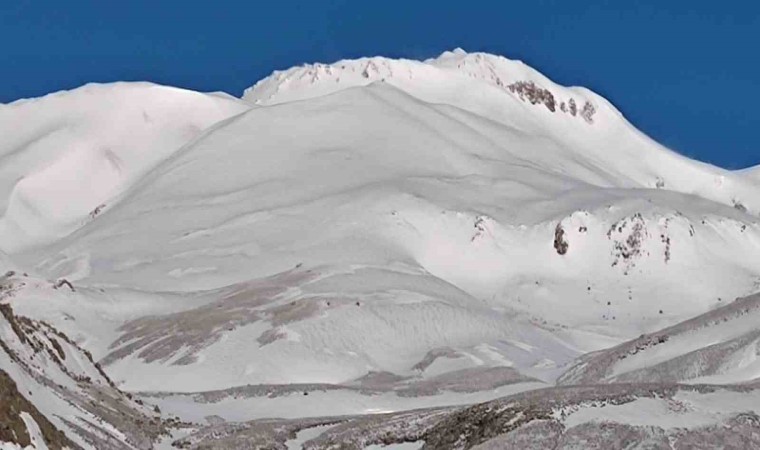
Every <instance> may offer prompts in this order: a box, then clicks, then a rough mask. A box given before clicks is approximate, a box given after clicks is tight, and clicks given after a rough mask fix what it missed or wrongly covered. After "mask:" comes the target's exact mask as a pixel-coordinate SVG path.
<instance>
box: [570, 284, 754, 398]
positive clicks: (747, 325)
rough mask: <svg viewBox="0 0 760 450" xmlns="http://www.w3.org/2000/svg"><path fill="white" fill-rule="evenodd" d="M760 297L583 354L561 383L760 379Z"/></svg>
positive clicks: (709, 381) (735, 381)
mask: <svg viewBox="0 0 760 450" xmlns="http://www.w3.org/2000/svg"><path fill="white" fill-rule="evenodd" d="M758 314H760V295H753V296H750V297H746V298H742V299H737V300H735V301H734V302H731V303H730V304H728V305H726V306H723V307H721V308H718V309H715V310H713V311H710V312H707V313H705V314H702V315H700V316H697V317H695V318H693V319H689V320H687V321H685V322H682V323H679V324H677V325H674V326H672V327H669V328H666V329H664V330H659V331H657V332H655V333H651V334H646V335H642V336H641V337H639V338H637V339H635V340H633V341H630V342H626V343H624V344H621V345H619V346H617V347H613V348H610V349H605V350H602V351H600V352H595V353H591V354H588V355H584V356H583V357H582V358H580V360H579V361H578V362H577V363H576V364H575V365H574V366H573V367H572V368H570V369H569V370H568V371H567V372H566V373H565V374H563V375H562V376H561V377H560V378H559V380H558V382H559V383H560V384H593V383H611V382H690V383H742V382H750V381H754V380H760V327H758V323H760V322H759V321H758Z"/></svg>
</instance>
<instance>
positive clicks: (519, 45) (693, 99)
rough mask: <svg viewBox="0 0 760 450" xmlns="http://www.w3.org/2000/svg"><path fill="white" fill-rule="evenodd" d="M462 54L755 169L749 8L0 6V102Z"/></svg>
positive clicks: (385, 2) (756, 16) (672, 4)
mask: <svg viewBox="0 0 760 450" xmlns="http://www.w3.org/2000/svg"><path fill="white" fill-rule="evenodd" d="M455 47H463V48H464V49H466V50H468V51H488V52H492V53H498V54H502V55H505V56H507V57H510V58H517V59H522V60H524V61H525V62H527V63H528V64H530V65H532V66H534V67H535V68H537V69H538V70H540V71H541V72H543V73H544V74H546V75H547V76H549V77H550V78H552V79H554V80H556V81H558V82H559V83H562V84H571V85H582V86H586V87H589V88H591V89H592V90H594V91H596V92H598V93H600V94H602V95H603V96H605V97H607V98H608V99H609V100H611V101H612V102H613V103H614V104H615V105H616V106H618V108H620V109H621V110H622V111H623V112H624V114H625V115H626V116H627V117H628V118H629V119H630V120H631V121H632V122H633V123H634V124H635V125H637V126H638V127H639V128H641V129H642V130H643V131H644V132H646V133H648V134H649V135H651V136H653V137H654V138H655V139H657V140H658V141H660V142H662V143H664V144H665V145H668V146H669V147H671V148H673V149H675V150H677V151H679V152H681V153H684V154H686V155H689V156H691V157H695V158H698V159H701V160H704V161H709V162H712V163H714V164H717V165H720V166H723V167H727V168H740V167H746V166H750V165H754V164H760V143H758V139H757V131H758V128H760V114H758V108H760V56H758V55H759V54H760V2H758V1H738V0H723V1H702V0H691V1H685V0H684V1H680V0H678V1H676V0H626V1H580V0H578V1H571V0H557V1H549V0H519V1H509V0H502V1H478V0H464V1H456V2H451V1H446V0H438V1H413V0H407V1H396V0H382V1H373V2H369V1H360V0H354V1H318V0H314V1H298V0H290V1H277V0H272V1H267V2H264V1H228V2H225V1H216V2H210V1H207V2H201V1H192V0H188V1H160V0H155V1H140V0H132V1H125V2H108V1H77V0H69V1H60V0H50V1H48V0H34V1H32V0H28V1H23V0H6V1H3V2H0V61H2V65H1V66H0V102H9V101H12V100H15V99H17V98H22V97H34V96H39V95H42V94H45V93H48V92H51V91H56V90H60V89H68V88H73V87H76V86H79V85H81V84H84V83H86V82H88V81H115V80H150V81H154V82H158V83H164V84H169V85H175V86H182V87H187V88H191V89H196V90H202V91H212V90H224V91H227V92H230V93H232V94H235V95H240V93H241V92H242V90H243V89H244V88H246V87H248V86H249V85H251V84H253V83H254V82H255V81H257V80H258V79H260V78H262V77H264V76H266V75H268V74H269V73H270V72H271V71H272V70H274V69H284V68H287V67H290V66H292V65H295V64H300V63H303V62H314V61H321V62H331V61H333V60H337V59H340V58H350V57H358V56H369V55H385V56H391V57H409V58H427V57H431V56H434V55H437V54H438V53H440V52H442V51H443V50H447V49H452V48H455Z"/></svg>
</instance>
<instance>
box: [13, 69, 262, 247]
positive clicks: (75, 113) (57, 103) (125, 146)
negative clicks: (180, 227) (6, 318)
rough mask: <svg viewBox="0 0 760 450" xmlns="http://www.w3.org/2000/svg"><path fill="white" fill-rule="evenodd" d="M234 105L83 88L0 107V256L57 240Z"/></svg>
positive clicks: (163, 92) (159, 92)
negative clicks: (0, 213) (4, 252)
mask: <svg viewBox="0 0 760 450" xmlns="http://www.w3.org/2000/svg"><path fill="white" fill-rule="evenodd" d="M246 109H247V107H246V106H245V105H244V104H242V103H241V102H239V101H236V100H233V99H228V98H222V97H220V96H215V95H205V94H200V93H197V92H191V91H186V90H182V89H176V88H169V87H164V86H158V85H153V84H149V83H115V84H107V85H96V84H91V85H87V86H84V87H82V88H79V89H75V90H73V91H69V92H59V93H56V94H50V95H48V96H46V97H43V98H39V99H33V100H20V101H17V102H14V103H11V104H8V105H0V135H1V136H2V139H0V211H4V213H3V215H2V218H0V249H2V250H4V251H6V252H14V251H17V250H19V249H22V248H25V247H29V246H32V245H38V244H44V243H48V242H51V241H53V240H55V239H57V238H60V237H62V236H65V235H66V234H68V233H71V232H72V231H74V230H76V229H77V228H79V227H81V226H82V225H84V224H85V223H86V222H88V221H90V220H93V219H95V218H96V217H97V216H98V215H100V214H102V213H103V212H105V210H107V209H108V208H111V207H112V206H113V204H114V202H116V201H117V198H118V196H119V195H120V194H121V193H123V192H124V191H125V190H126V189H128V188H129V187H130V186H131V185H133V184H134V183H136V182H137V180H139V179H140V178H141V177H142V176H143V175H144V174H145V173H147V172H148V171H150V170H151V169H152V168H153V167H154V166H155V165H156V164H158V163H160V162H161V161H163V160H165V159H166V158H167V157H169V156H170V155H171V154H172V153H173V152H174V151H176V150H177V149H178V148H180V147H181V146H182V145H184V144H185V143H187V142H189V141H190V140H192V139H193V138H195V137H196V136H198V135H199V134H200V133H201V132H202V131H203V130H204V129H206V128H208V127H209V126H211V125H212V124H214V123H216V122H218V121H220V120H222V119H225V118H227V117H229V116H231V115H234V114H237V113H240V112H242V111H244V110H246Z"/></svg>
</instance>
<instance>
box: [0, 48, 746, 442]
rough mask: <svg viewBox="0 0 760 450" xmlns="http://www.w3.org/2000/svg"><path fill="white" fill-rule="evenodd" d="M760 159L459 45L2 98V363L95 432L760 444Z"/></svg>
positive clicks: (91, 435)
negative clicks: (695, 155)
mask: <svg viewBox="0 0 760 450" xmlns="http://www.w3.org/2000/svg"><path fill="white" fill-rule="evenodd" d="M581 120H582V121H583V122H581ZM758 173H760V171H758V169H757V168H755V169H748V170H746V171H739V172H732V171H727V170H723V169H720V168H718V167H714V166H711V165H709V164H704V163H700V162H697V161H693V160H690V159H688V158H686V157H684V156H682V155H679V154H677V153H675V152H673V151H671V150H669V149H667V148H665V147H663V146H661V145H659V144H657V143H656V142H654V141H652V140H651V139H649V138H648V137H647V136H646V135H644V134H643V133H641V132H639V131H638V130H637V129H636V128H635V127H633V126H632V125H631V124H630V123H628V122H627V121H626V120H625V118H624V117H623V116H622V114H621V113H620V112H619V111H618V110H617V109H615V107H614V106H613V105H611V104H610V103H609V102H607V101H606V100H605V99H604V98H602V97H600V96H598V95H596V94H594V93H593V92H591V91H589V90H587V89H584V88H580V87H565V86H561V85H558V84H556V83H554V82H552V81H551V80H550V79H548V78H547V77H545V76H544V75H542V74H540V73H538V72H537V71H535V70H533V69H532V68H530V67H528V66H527V65H525V64H523V63H521V62H519V61H512V60H509V59H507V58H503V57H500V56H495V55H488V54H484V53H466V52H464V51H462V50H459V49H457V50H455V51H452V52H445V53H443V54H442V55H440V56H438V57H436V58H432V59H429V60H426V61H413V60H403V59H400V60H395V59H389V58H383V57H371V58H360V59H356V60H343V61H337V62H335V63H331V64H322V63H317V64H307V65H303V66H300V67H294V68H291V69H287V70H284V71H277V72H275V73H273V74H272V75H271V76H270V77H267V78H265V79H263V80H261V81H259V82H258V83H256V84H255V85H254V86H252V87H251V88H249V89H248V90H246V92H245V94H244V96H243V99H235V98H232V97H231V96H228V95H225V94H200V93H196V92H191V91H186V90H182V89H175V88H169V87H163V86H156V85H152V84H149V83H116V84H109V85H88V86H85V87H83V88H80V89H75V90H72V91H69V92H64V93H57V94H51V95H49V96H46V97H44V98H40V99H34V100H24V101H19V102H15V103H12V104H9V105H0V193H4V194H5V195H4V196H0V210H1V211H2V217H0V266H2V267H0V273H4V272H6V271H10V272H8V274H7V275H6V276H4V277H0V304H2V305H6V304H7V305H9V307H10V308H12V309H10V310H8V311H12V312H9V313H8V314H7V317H10V318H11V319H7V318H5V317H6V316H3V317H0V332H2V334H0V337H1V338H2V341H3V342H5V343H6V344H8V346H9V348H10V349H11V350H12V351H11V352H0V370H3V371H5V372H6V373H7V374H8V376H9V377H10V378H11V379H12V380H13V382H14V383H15V384H16V386H17V387H18V388H17V389H16V391H17V392H18V394H19V395H21V396H24V397H25V398H26V399H27V400H28V401H29V402H30V403H32V404H33V405H34V406H35V407H36V408H37V410H38V411H39V412H40V414H42V415H44V416H45V417H46V418H47V420H48V421H49V422H50V423H51V424H52V425H53V426H54V427H55V428H56V429H58V430H60V431H61V432H63V433H65V435H66V438H67V439H69V440H70V441H71V442H72V443H73V444H75V445H76V446H79V447H82V448H109V447H113V448H151V447H159V448H161V447H166V446H168V445H170V444H171V442H175V441H176V442H177V443H178V444H180V443H181V444H182V445H184V446H187V447H190V448H209V447H210V448H241V447H243V448H245V447H253V448H255V447H256V446H268V447H274V448H287V447H288V446H296V445H300V444H301V443H303V445H304V446H305V447H306V448H326V447H330V446H332V447H336V446H338V447H339V446H341V445H342V446H344V447H345V448H364V447H365V446H370V445H382V444H399V443H404V444H405V445H406V447H405V448H418V447H420V446H427V447H428V448H471V447H476V446H481V448H500V447H507V448H508V447H509V446H513V447H519V448H531V446H533V447H539V448H540V447H543V446H550V447H551V446H554V447H556V448H572V447H573V446H575V447H576V448H577V447H584V446H586V447H588V446H591V445H592V444H593V445H597V446H598V447H601V448H615V447H616V446H618V447H620V446H622V444H621V440H625V439H628V437H630V440H631V441H633V442H636V443H637V445H640V446H646V445H652V446H655V447H656V446H663V445H664V444H663V442H668V443H669V444H673V446H676V447H677V446H678V445H682V446H686V445H687V444H688V443H692V444H693V443H694V442H695V440H699V441H700V442H706V443H708V444H707V445H708V446H710V445H712V446H718V444H717V443H718V440H719V439H723V440H725V442H731V443H732V444H731V445H734V444H735V446H736V447H739V448H742V446H744V447H745V448H751V447H752V446H753V445H754V444H755V442H754V441H753V440H752V439H754V437H753V436H755V435H753V434H752V433H755V432H756V430H757V422H756V416H755V414H756V410H757V406H756V405H757V404H759V403H760V402H758V401H757V400H758V398H757V392H756V391H755V389H756V388H757V383H758V378H760V358H759V357H758V350H757V349H758V348H760V336H759V335H758V326H757V323H758V315H757V311H758V309H757V308H756V306H755V304H756V300H752V299H753V298H754V297H747V295H751V294H753V293H756V292H758V291H760V223H759V222H758V217H757V215H758V213H760V176H758ZM735 298H740V300H738V301H733V299H735ZM22 317H26V318H27V319H22ZM13 324H15V327H16V329H17V330H18V331H19V333H16V332H15V331H14V325H13ZM59 333H60V335H59ZM22 336H23V337H22ZM62 336H66V338H63V337H62ZM5 355H16V356H15V357H14V358H15V359H14V358H11V357H9V356H5ZM558 380H559V383H560V384H563V385H566V384H574V383H584V384H589V385H590V386H585V387H561V388H551V386H553V385H555V384H556V383H557V381H558ZM645 382H655V383H654V384H642V383H645ZM631 383H633V384H631ZM668 383H695V384H700V386H698V387H689V386H679V385H672V384H668ZM703 383H705V384H715V385H723V386H724V387H722V388H721V387H716V386H703V385H702V384H703ZM61 386H62V387H61ZM541 388H550V389H545V390H537V389H541ZM125 391H129V394H127V393H126V392H125ZM526 391H533V392H531V393H529V394H521V392H526ZM28 392H32V394H28ZM27 394H28V396H27ZM14 396H15V394H14ZM130 397H131V398H130ZM500 398H501V399H502V400H498V399H500ZM140 402H142V403H143V404H140ZM484 402H485V403H484ZM750 402H754V403H750ZM473 404H479V405H480V406H473V407H468V406H467V405H473ZM98 405H101V406H98ZM413 410H414V411H413ZM14 414H15V413H14ZM24 417H26V416H24ZM272 417H281V418H284V419H281V420H274V419H271V418H272ZM650 417H651V418H654V419H652V420H649V419H648V418H650ZM27 419H28V418H27ZM286 419H287V420H286ZM19 420H21V421H22V422H24V425H23V427H26V429H28V430H31V431H30V432H32V433H33V434H34V433H36V428H35V426H34V425H33V424H32V422H29V423H27V422H25V421H24V418H23V417H21V416H19V415H18V414H15V415H14V416H13V423H14V424H17V425H18V426H19V427H21V425H20V422H19ZM34 423H36V424H37V426H39V427H40V429H41V430H42V431H41V432H42V433H43V435H44V429H45V427H46V425H45V423H44V421H43V420H38V419H37V418H34ZM30 424H31V425H30ZM674 424H675V425H677V426H671V425H674ZM27 425H29V426H27ZM727 430H734V431H735V432H734V433H733V434H731V433H729V431H727ZM166 432H171V436H168V435H167V434H166ZM731 439H734V440H733V441H731ZM25 442H26V441H25ZM287 442H289V444H286V443H287ZM713 444H715V445H713ZM14 445H15V444H14ZM370 448H373V447H370Z"/></svg>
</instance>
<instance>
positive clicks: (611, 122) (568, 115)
mask: <svg viewBox="0 0 760 450" xmlns="http://www.w3.org/2000/svg"><path fill="white" fill-rule="evenodd" d="M376 82H380V83H388V84H391V85H393V86H395V87H397V88H399V89H401V90H403V91H405V92H407V93H409V94H411V95H413V96H415V97H417V98H419V99H422V100H424V101H426V102H430V103H436V104H445V105H451V106H456V107H458V108H462V109H464V110H467V111H470V112H473V113H476V114H478V115H480V116H483V117H486V118H488V119H490V120H494V121H497V122H500V123H502V124H504V125H507V126H509V127H511V128H512V129H514V130H515V131H521V132H523V133H527V134H531V135H535V136H543V137H545V138H546V139H547V140H548V141H551V142H552V143H556V144H558V145H559V146H560V147H562V150H563V152H564V153H565V154H566V155H567V157H568V158H578V159H581V160H584V161H586V162H587V164H590V165H591V166H592V167H593V166H603V167H604V168H605V169H606V170H607V171H608V172H613V173H614V178H612V179H611V180H595V179H593V178H591V179H589V178H585V179H586V180H587V181H590V182H593V183H595V184H602V185H610V184H612V185H617V186H624V187H646V188H652V187H657V188H664V189H669V190H676V191H680V192H685V193H689V194H697V195H700V196H702V197H705V198H708V199H711V200H715V201H719V202H721V203H725V204H728V205H733V204H737V203H738V204H742V205H744V206H745V207H748V208H749V209H750V210H752V211H754V212H758V211H760V201H758V200H756V198H755V196H754V192H756V189H757V186H748V182H747V180H745V179H743V178H741V177H735V176H733V175H732V173H731V172H729V171H725V170H722V169H719V168H717V167H713V166H709V165H707V164H703V163H699V162H696V161H692V160H689V159H688V158H685V157H683V156H681V155H678V154H676V153H674V152H672V151H670V150H668V149H666V148H665V147H662V146H661V145H659V144H657V143H656V142H654V141H652V140H651V139H649V138H648V137H647V136H645V135H644V134H643V133H641V132H640V131H638V130H636V129H635V128H634V127H633V126H632V125H631V124H630V123H628V122H627V121H626V120H625V119H624V118H623V117H622V115H621V114H620V112H619V111H617V109H615V107H614V106H612V105H611V104H610V103H609V102H607V101H606V100H605V99H603V98H602V97H600V96H598V95H596V94H594V93H593V92H591V91H589V90H587V89H584V88H578V87H571V88H567V87H563V86H560V85H558V84H556V83H554V82H552V81H551V80H549V79H548V78H546V77H545V76H543V75H542V74H540V73H539V72H537V71H536V70H534V69H532V68H530V67H529V66H527V65H525V64H523V63H522V62H520V61H512V60H509V59H507V58H504V57H501V56H496V55H490V54H486V53H466V52H464V51H462V50H461V49H457V50H455V51H453V52H445V53H443V54H442V55H441V56H439V57H438V58H435V59H430V60H427V61H411V60H393V59H388V58H383V57H374V58H361V59H357V60H343V61H338V62H336V63H333V64H311V65H305V66H302V67H294V68H292V69H289V70H286V71H277V72H275V73H274V74H272V75H271V76H270V77H268V78H265V79H264V80H261V81H259V82H258V83H256V85H254V86H253V87H251V88H249V89H248V90H246V92H245V94H244V96H243V99H244V100H246V101H248V102H251V103H254V104H259V105H272V104H280V103H286V102H290V101H294V100H302V99H306V98H313V97H317V96H321V95H325V94H328V93H332V92H337V91H340V90H343V89H347V88H350V87H354V86H365V85H368V84H372V83H376ZM526 158H529V159H532V160H533V155H527V154H526Z"/></svg>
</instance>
